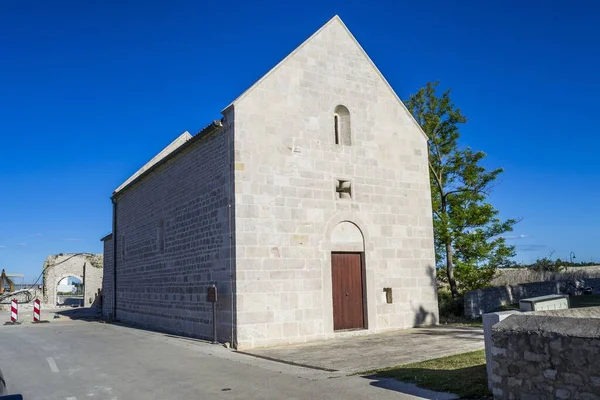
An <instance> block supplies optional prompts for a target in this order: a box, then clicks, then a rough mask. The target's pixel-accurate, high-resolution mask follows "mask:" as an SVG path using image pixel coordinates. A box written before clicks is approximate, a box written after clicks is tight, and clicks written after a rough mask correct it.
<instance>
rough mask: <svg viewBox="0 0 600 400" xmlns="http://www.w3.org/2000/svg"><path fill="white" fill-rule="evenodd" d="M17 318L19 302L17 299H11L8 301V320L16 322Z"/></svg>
mask: <svg viewBox="0 0 600 400" xmlns="http://www.w3.org/2000/svg"><path fill="white" fill-rule="evenodd" d="M18 320H19V302H18V301H17V299H13V300H12V301H11V302H10V322H17V321H18Z"/></svg>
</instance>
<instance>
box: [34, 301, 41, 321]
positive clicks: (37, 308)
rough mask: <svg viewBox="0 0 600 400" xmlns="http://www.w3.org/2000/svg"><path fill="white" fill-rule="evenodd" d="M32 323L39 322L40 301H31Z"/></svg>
mask: <svg viewBox="0 0 600 400" xmlns="http://www.w3.org/2000/svg"><path fill="white" fill-rule="evenodd" d="M33 322H40V300H39V299H35V300H34V301H33Z"/></svg>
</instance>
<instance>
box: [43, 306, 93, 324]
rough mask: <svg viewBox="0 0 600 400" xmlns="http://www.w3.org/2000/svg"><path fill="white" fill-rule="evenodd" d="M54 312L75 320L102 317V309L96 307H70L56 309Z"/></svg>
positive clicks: (91, 319) (90, 319)
mask: <svg viewBox="0 0 600 400" xmlns="http://www.w3.org/2000/svg"><path fill="white" fill-rule="evenodd" d="M54 314H55V315H60V316H61V317H66V318H69V319H73V320H83V321H99V320H101V319H102V310H101V309H100V308H96V307H85V308H83V307H81V308H69V309H66V310H60V311H55V312H54Z"/></svg>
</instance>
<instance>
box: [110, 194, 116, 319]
mask: <svg viewBox="0 0 600 400" xmlns="http://www.w3.org/2000/svg"><path fill="white" fill-rule="evenodd" d="M111 200H112V204H113V218H112V241H113V243H112V244H113V312H112V317H113V320H116V319H117V254H118V253H117V199H116V198H114V197H112V198H111Z"/></svg>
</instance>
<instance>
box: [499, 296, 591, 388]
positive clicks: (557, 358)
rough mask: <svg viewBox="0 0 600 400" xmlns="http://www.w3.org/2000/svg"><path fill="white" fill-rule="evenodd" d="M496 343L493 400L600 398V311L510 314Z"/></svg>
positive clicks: (586, 309)
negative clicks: (599, 360)
mask: <svg viewBox="0 0 600 400" xmlns="http://www.w3.org/2000/svg"><path fill="white" fill-rule="evenodd" d="M492 342H493V347H492V376H491V379H492V385H493V387H492V392H493V394H494V398H495V399H540V400H541V399H549V398H554V399H574V400H579V399H582V400H592V399H600V368H599V362H598V359H599V357H600V307H592V308H585V309H577V310H560V311H538V312H532V313H526V314H516V315H512V316H510V317H508V318H506V319H505V320H503V321H501V322H499V323H498V324H496V325H494V327H493V328H492Z"/></svg>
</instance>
